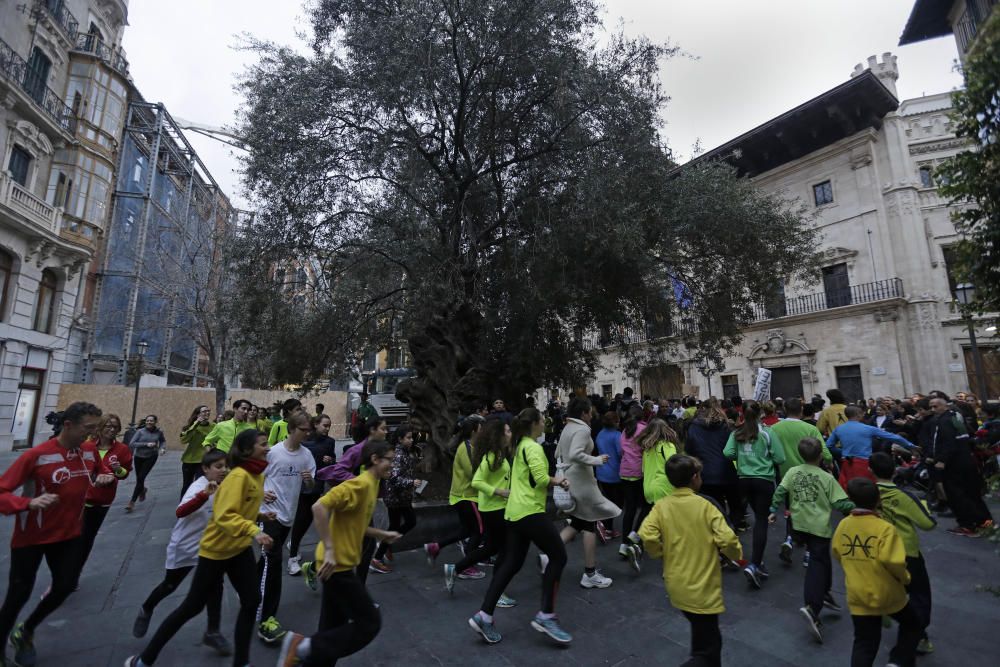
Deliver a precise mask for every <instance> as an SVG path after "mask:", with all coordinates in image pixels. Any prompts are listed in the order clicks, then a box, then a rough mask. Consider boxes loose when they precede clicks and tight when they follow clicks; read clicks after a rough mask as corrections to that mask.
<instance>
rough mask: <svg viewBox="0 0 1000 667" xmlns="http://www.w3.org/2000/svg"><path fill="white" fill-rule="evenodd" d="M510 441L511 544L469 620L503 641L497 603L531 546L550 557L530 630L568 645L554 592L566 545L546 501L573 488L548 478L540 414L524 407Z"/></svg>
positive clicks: (569, 638)
mask: <svg viewBox="0 0 1000 667" xmlns="http://www.w3.org/2000/svg"><path fill="white" fill-rule="evenodd" d="M510 430H511V440H514V441H517V449H516V450H515V451H514V463H513V464H512V466H511V473H510V479H511V483H510V496H509V497H508V498H507V509H506V510H504V519H506V521H507V546H506V549H505V551H504V556H503V559H502V561H501V562H500V563H499V564H498V566H497V567H496V568H494V570H493V579H492V580H490V586H489V589H488V590H487V591H486V597H485V598H484V599H483V604H482V607H480V610H479V612H478V613H477V614H475V615H474V616H473V617H472V618H470V619H469V625H470V626H471V627H472V629H473V630H475V631H476V632H478V633H479V634H481V635H482V636H483V639H485V640H486V641H487V642H489V643H490V644H496V643H497V642H498V641H500V640H501V639H502V638H503V637H502V636H501V635H500V632H499V631H498V630H497V629H496V626H495V625H494V624H493V612H494V611H495V610H496V606H497V601H498V600H499V599H500V596H501V595H502V594H503V592H504V591H505V590H506V589H507V586H508V584H510V582H511V580H512V579H513V578H514V575H516V574H517V573H518V572H519V571H520V569H521V567H522V566H523V565H524V559H525V557H526V556H527V555H528V548H529V547H530V546H531V544H532V543H534V544H535V546H537V547H538V549H539V550H540V551H542V552H544V553H545V554H547V555H548V557H549V563H548V566H547V567H546V568H545V572H544V574H543V575H542V608H541V610H540V611H539V612H538V613H537V614H536V615H535V618H534V619H532V621H531V627H533V628H534V629H535V630H537V631H538V632H543V633H545V634H546V635H548V636H549V637H551V638H552V639H553V640H555V641H556V642H558V643H560V644H568V643H570V642H571V641H573V637H572V636H571V635H570V634H569V633H568V632H566V631H565V630H563V629H562V628H561V627H559V621H558V619H557V618H556V593H557V592H558V591H559V580H560V578H561V577H562V571H563V568H564V567H566V547H565V546H564V545H563V542H562V539H560V537H559V533H558V531H556V528H555V525H553V523H552V522H551V521H550V520H549V519H548V517H547V516H545V501H546V499H547V498H548V488H549V487H550V486H561V487H562V488H564V489H568V488H569V482H568V481H567V480H566V479H564V478H562V477H549V462H548V460H547V459H546V458H545V452H544V450H542V446H541V445H540V444H538V442H537V440H536V438H538V437H540V436H541V435H542V433H544V431H545V422H544V421H543V420H542V413H540V412H539V411H538V410H536V409H535V408H526V409H524V410H522V411H521V412H520V413H519V414H518V415H517V417H515V418H514V421H513V424H512V425H511V429H510Z"/></svg>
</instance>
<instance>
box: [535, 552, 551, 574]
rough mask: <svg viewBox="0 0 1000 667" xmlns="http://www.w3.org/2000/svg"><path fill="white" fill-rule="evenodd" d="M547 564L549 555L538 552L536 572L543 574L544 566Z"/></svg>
mask: <svg viewBox="0 0 1000 667" xmlns="http://www.w3.org/2000/svg"><path fill="white" fill-rule="evenodd" d="M548 566H549V557H548V556H546V555H545V554H538V574H545V568H547V567H548Z"/></svg>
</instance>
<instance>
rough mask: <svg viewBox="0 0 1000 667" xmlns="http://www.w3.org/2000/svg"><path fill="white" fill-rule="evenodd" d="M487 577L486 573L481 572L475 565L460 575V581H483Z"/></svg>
mask: <svg viewBox="0 0 1000 667" xmlns="http://www.w3.org/2000/svg"><path fill="white" fill-rule="evenodd" d="M485 576H486V573H485V572H483V571H482V570H480V569H479V568H478V567H476V566H475V565H473V566H472V567H467V568H465V569H464V570H462V571H461V572H459V573H458V578H459V579H482V578H483V577H485Z"/></svg>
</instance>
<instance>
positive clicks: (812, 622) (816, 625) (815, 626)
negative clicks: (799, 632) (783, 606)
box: [799, 607, 823, 644]
mask: <svg viewBox="0 0 1000 667" xmlns="http://www.w3.org/2000/svg"><path fill="white" fill-rule="evenodd" d="M799 611H800V612H801V613H802V615H803V616H805V617H806V621H807V622H808V623H809V629H810V630H811V631H812V633H813V637H815V638H816V641H818V642H819V643H820V644H822V643H823V624H822V623H820V621H819V618H818V617H817V616H815V615H813V612H812V609H810V608H809V607H802V608H801V609H799Z"/></svg>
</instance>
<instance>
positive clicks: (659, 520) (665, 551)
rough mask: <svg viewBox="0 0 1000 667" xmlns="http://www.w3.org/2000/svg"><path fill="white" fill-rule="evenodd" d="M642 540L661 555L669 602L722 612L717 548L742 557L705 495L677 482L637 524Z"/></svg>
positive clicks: (702, 611)
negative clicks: (679, 485)
mask: <svg viewBox="0 0 1000 667" xmlns="http://www.w3.org/2000/svg"><path fill="white" fill-rule="evenodd" d="M639 537H641V538H642V543H643V546H645V548H646V551H647V552H648V553H649V555H650V556H652V557H653V558H662V559H663V583H664V584H665V585H666V587H667V595H668V596H670V603H671V604H672V605H674V606H675V607H677V608H678V609H680V610H681V611H687V612H691V613H692V614H721V613H722V612H724V611H725V610H726V607H725V605H723V603H722V568H721V567H720V566H719V552H720V551H721V552H722V553H723V554H724V555H725V556H726V557H728V558H731V559H733V560H739V559H740V558H742V557H743V549H742V548H741V547H740V541H739V538H737V537H736V533H734V532H733V530H732V528H730V527H729V524H727V523H726V519H725V517H723V516H722V513H721V512H719V510H718V509H716V507H715V505H713V504H712V503H711V502H709V501H708V500H705V499H704V498H702V497H701V496H699V495H698V494H696V493H695V492H694V491H693V490H691V489H690V488H688V487H682V488H679V489H677V490H675V491H674V492H673V494H672V495H669V496H666V497H665V498H663V499H662V500H660V501H658V502H657V503H656V505H654V506H653V509H652V510H651V511H650V512H649V516H647V517H646V520H645V521H643V522H642V526H641V527H640V528H639Z"/></svg>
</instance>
